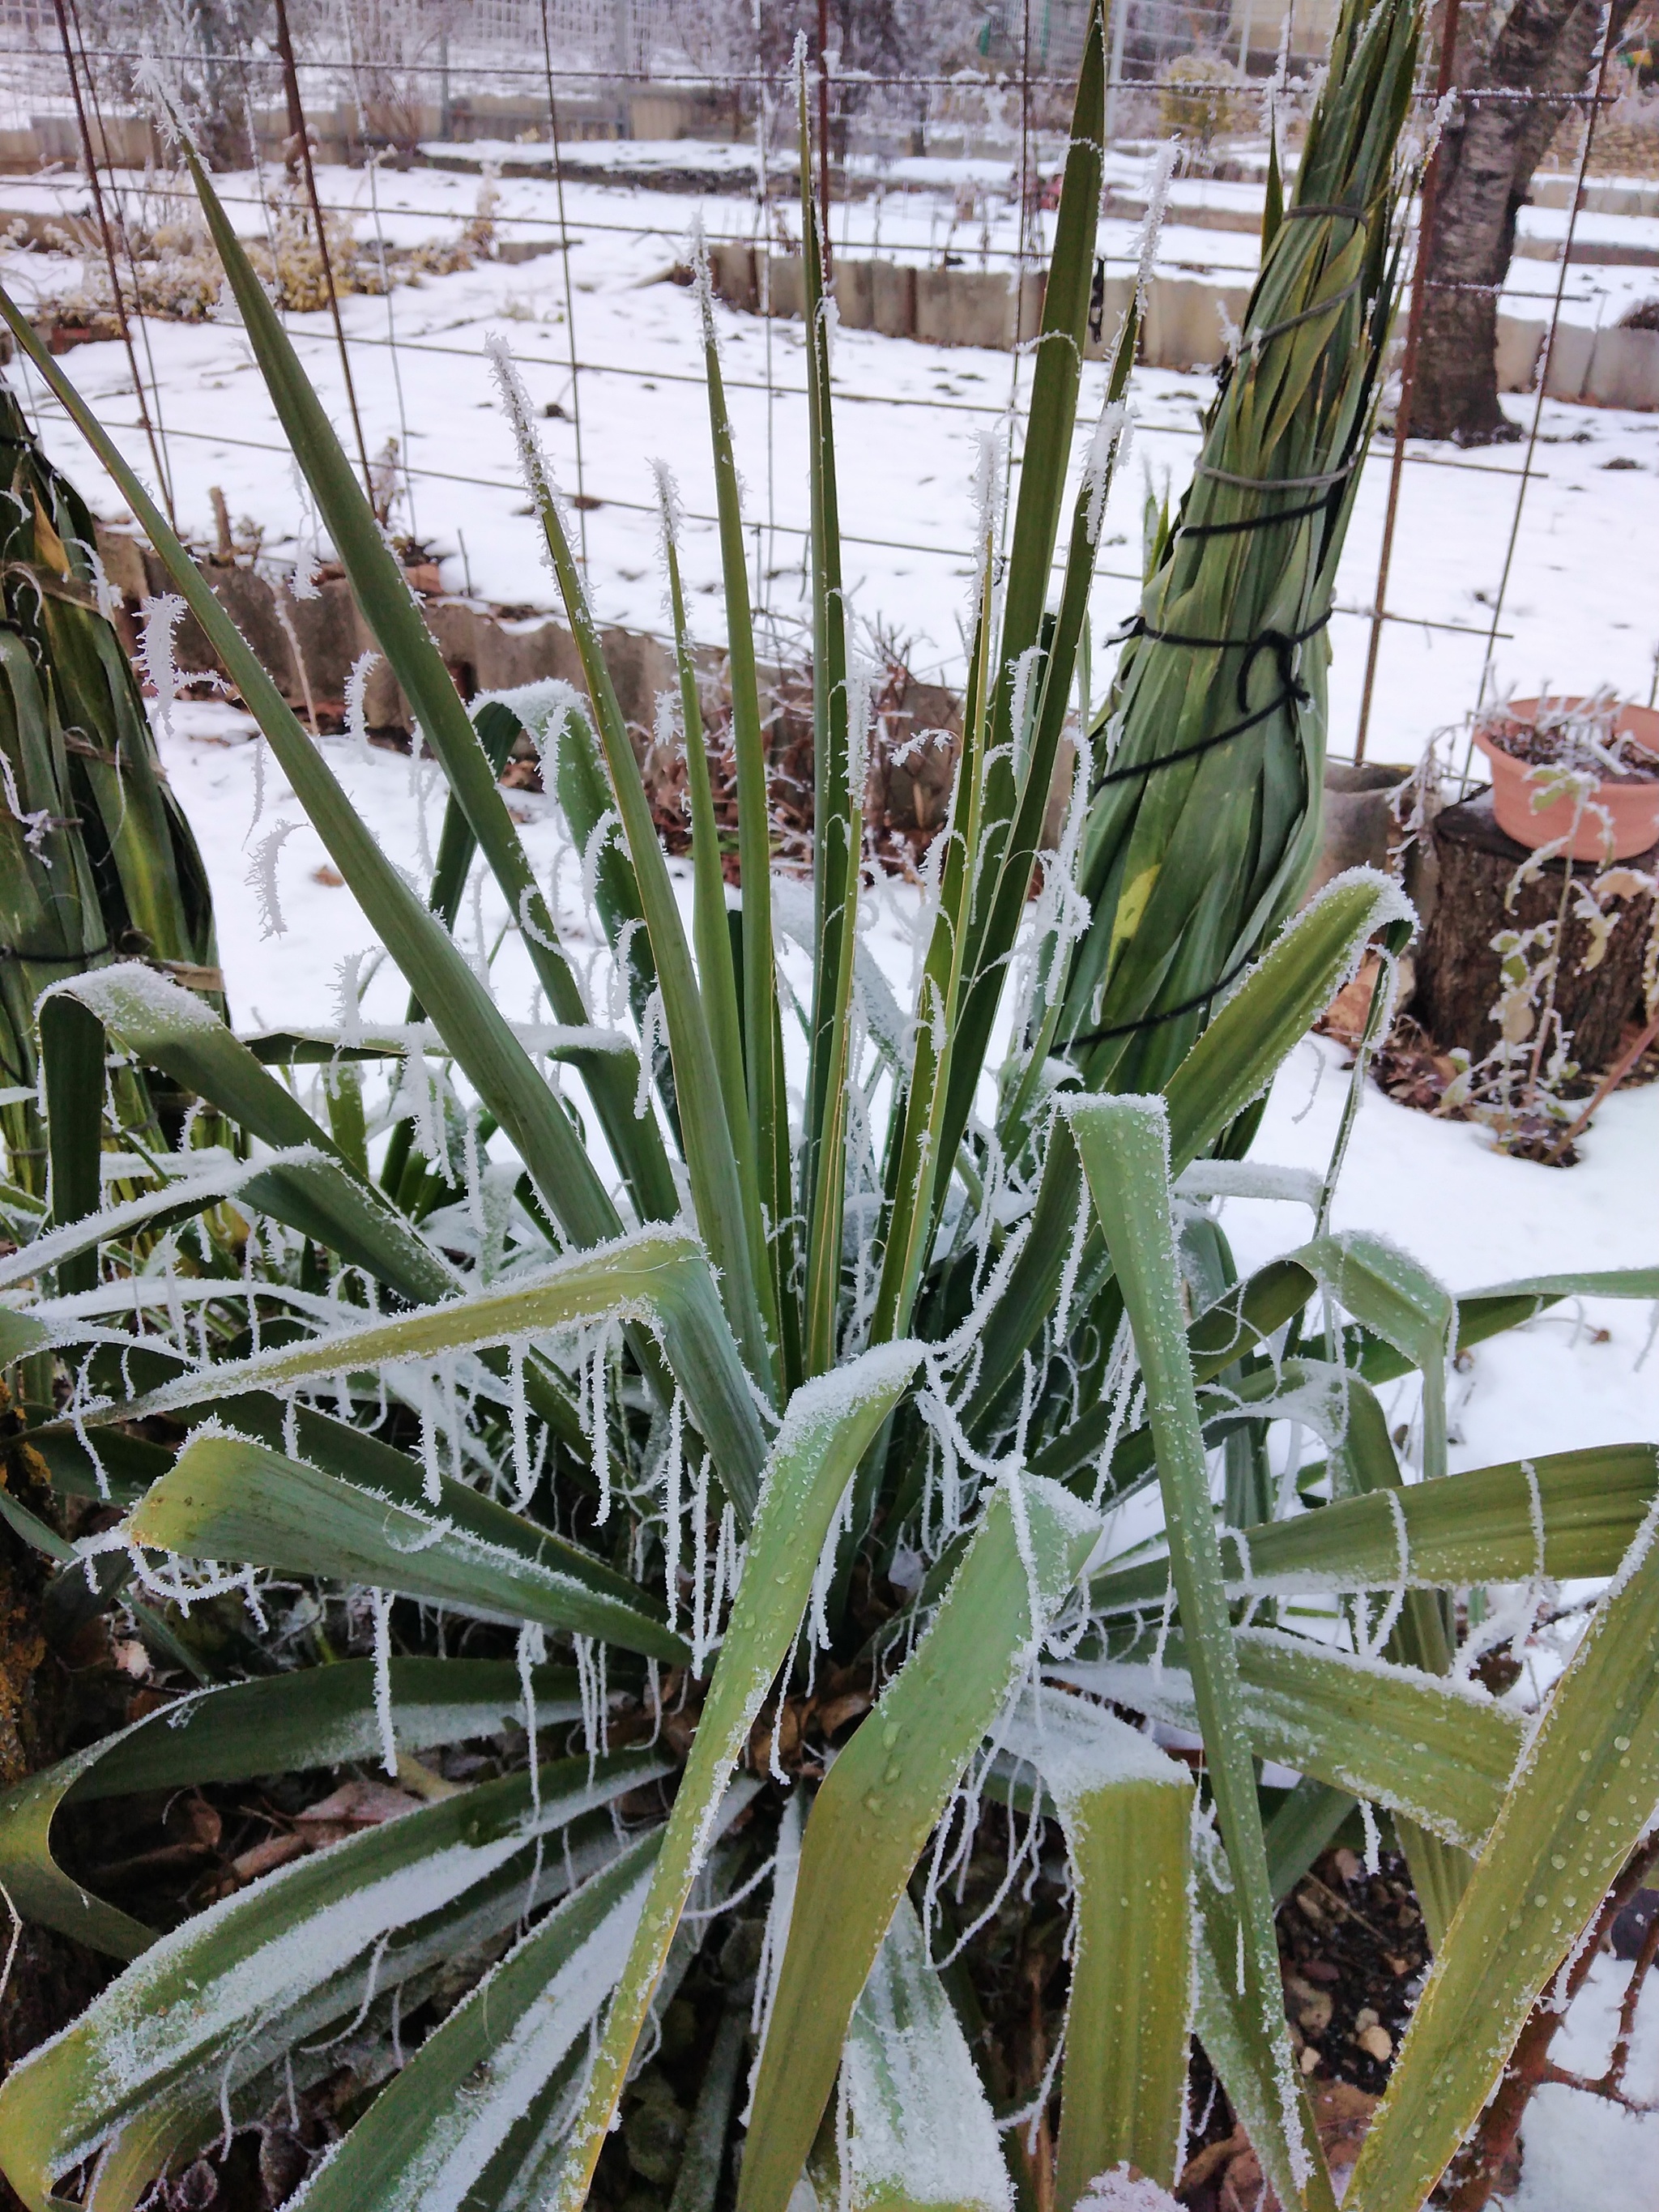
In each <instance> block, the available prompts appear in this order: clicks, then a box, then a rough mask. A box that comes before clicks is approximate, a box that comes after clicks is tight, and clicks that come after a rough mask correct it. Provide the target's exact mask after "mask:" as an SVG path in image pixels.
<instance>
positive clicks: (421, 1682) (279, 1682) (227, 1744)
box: [0, 1659, 582, 1959]
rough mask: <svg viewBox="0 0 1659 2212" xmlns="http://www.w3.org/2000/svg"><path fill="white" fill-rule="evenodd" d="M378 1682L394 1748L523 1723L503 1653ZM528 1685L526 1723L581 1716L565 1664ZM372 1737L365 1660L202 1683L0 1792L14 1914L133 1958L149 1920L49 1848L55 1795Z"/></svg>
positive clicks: (132, 1785)
mask: <svg viewBox="0 0 1659 2212" xmlns="http://www.w3.org/2000/svg"><path fill="white" fill-rule="evenodd" d="M388 1681H389V1688H390V1692H391V1712H392V1737H393V1741H395V1742H396V1743H397V1744H398V1747H399V1748H400V1749H402V1750H404V1751H411V1752H412V1751H419V1750H423V1749H425V1748H426V1747H428V1746H429V1745H433V1744H440V1743H454V1742H459V1741H462V1740H463V1739H464V1738H465V1737H467V1736H471V1735H488V1734H492V1733H493V1732H494V1731H495V1730H496V1729H499V1728H501V1726H502V1724H503V1723H505V1722H507V1721H517V1722H519V1723H520V1725H525V1724H526V1716H525V1712H524V1684H523V1681H522V1679H521V1678H520V1674H519V1670H518V1668H516V1667H515V1666H514V1665H513V1663H512V1662H510V1661H506V1660H493V1659H461V1660H438V1659H394V1660H392V1662H391V1671H390V1675H389V1678H388ZM532 1687H533V1689H534V1692H535V1697H536V1717H537V1720H538V1722H539V1723H550V1722H553V1721H559V1720H579V1719H580V1717H581V1714H582V1703H581V1695H580V1688H579V1686H577V1685H576V1681H575V1677H574V1674H572V1672H571V1671H570V1670H569V1669H568V1668H561V1667H538V1668H534V1669H532ZM381 1744H382V1738H381V1735H380V1719H379V1716H378V1714H377V1711H376V1709H375V1687H374V1666H373V1663H372V1662H370V1661H368V1660H367V1659H344V1660H342V1661H340V1662H339V1663H338V1664H337V1665H336V1666H332V1667H319V1668H310V1669H307V1671H305V1672H304V1673H301V1674H280V1675H276V1676H273V1677H271V1678H270V1680H263V1681H253V1682H237V1683H233V1684H230V1685H228V1686H225V1687H224V1688H222V1689H211V1690H204V1691H203V1692H199V1693H198V1694H197V1695H196V1696H194V1697H191V1698H186V1699H180V1700H179V1702H178V1703H177V1704H174V1705H168V1706H166V1707H165V1708H163V1710H162V1711H160V1712H157V1713H152V1714H150V1715H149V1717H147V1718H146V1719H144V1720H141V1721H137V1722H135V1723H133V1724H132V1726H131V1727H130V1728H126V1729H122V1730H121V1731H120V1733H119V1734H118V1735H112V1736H106V1737H104V1738H103V1740H102V1741H101V1742H99V1743H94V1744H91V1745H88V1746H87V1747H85V1748H84V1749H82V1750H81V1751H77V1752H72V1753H70V1756H69V1757H68V1758H67V1759H60V1760H58V1763H57V1764H56V1765H53V1766H49V1767H43V1768H42V1769H41V1770H40V1772H39V1773H38V1774H32V1775H30V1776H29V1778H27V1781H24V1782H19V1783H15V1784H13V1785H12V1787H11V1788H10V1789H9V1790H7V1791H5V1793H4V1794H3V1796H0V1881H4V1883H5V1886H6V1890H7V1893H8V1894H9V1896H10V1897H11V1899H13V1901H14V1903H15V1905H16V1908H17V1910H18V1911H19V1912H20V1913H21V1915H22V1917H23V1918H24V1919H25V1920H27V1921H30V1922H39V1923H40V1924H41V1925H42V1926H45V1927H48V1928H56V1929H58V1931H59V1932H60V1933H61V1934H63V1935H65V1936H73V1937H74V1938H75V1939H76V1942H81V1943H88V1944H90V1945H92V1947H93V1948H94V1949H96V1950H101V1951H107V1952H109V1953H112V1954H113V1955H114V1956H115V1957H116V1958H118V1959H132V1958H136V1957H137V1955H138V1954H139V1952H140V1951H142V1950H144V1949H146V1948H148V1947H149V1944H150V1943H151V1942H153V1941H154V1940H155V1937H154V1931H153V1930H152V1929H148V1928H146V1927H145V1926H144V1925H143V1923H141V1922H139V1921H137V1920H134V1919H131V1917H129V1916H128V1915H127V1914H125V1913H124V1912H118V1911H116V1910H115V1909H114V1907H113V1906H112V1905H106V1903H105V1902H104V1900H103V1899H101V1898H99V1897H94V1895H93V1893H91V1892H90V1891H89V1890H86V1889H83V1888H82V1887H81V1885H80V1884H79V1883H78V1882H76V1881H72V1880H71V1879H70V1876H69V1875H66V1874H64V1871H63V1869H61V1868H60V1867H59V1866H58V1863H57V1861H56V1860H55V1859H54V1858H53V1857H52V1820H53V1819H54V1817H55V1816H56V1814H57V1811H58V1807H59V1806H60V1805H64V1804H89V1803H91V1802H93V1801H94V1799H97V1798H100V1797H119V1796H125V1794H126V1793H127V1792H129V1791H131V1790H178V1789H183V1788H186V1787H188V1786H189V1785H190V1784H192V1783H197V1782H240V1781H246V1780H247V1779H249V1778H252V1777H253V1776H255V1775H259V1774H275V1773H279V1772H283V1771H287V1770H289V1769H290V1768H303V1767H306V1766H307V1765H318V1766H327V1765H341V1764H343V1762H344V1761H345V1760H347V1759H367V1758H372V1757H374V1755H375V1754H376V1753H378V1752H379V1751H380V1747H381Z"/></svg>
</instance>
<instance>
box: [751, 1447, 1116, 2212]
mask: <svg viewBox="0 0 1659 2212" xmlns="http://www.w3.org/2000/svg"><path fill="white" fill-rule="evenodd" d="M1022 1524H1023V1525H1022ZM1099 1527H1100V1523H1099V1521H1098V1519H1097V1516H1095V1515H1094V1514H1092V1513H1091V1512H1089V1511H1088V1510H1086V1509H1085V1507H1083V1506H1081V1505H1079V1503H1078V1501H1077V1500H1076V1499H1075V1498H1073V1497H1071V1496H1070V1495H1069V1493H1068V1492H1066V1491H1063V1490H1061V1489H1060V1488H1059V1487H1058V1486H1056V1485H1055V1484H1054V1483H1048V1482H1042V1481H1037V1480H1029V1479H1025V1478H1022V1477H1020V1476H1018V1475H1015V1476H1012V1478H1011V1479H1010V1480H1007V1481H1006V1482H1004V1483H1002V1484H1000V1485H999V1486H998V1487H997V1489H996V1491H995V1492H994V1495H993V1498H992V1501H991V1504H990V1506H989V1509H988V1510H987V1513H986V1515H985V1516H984V1518H983V1520H982V1521H981V1522H980V1525H979V1528H978V1530H977V1532H976V1533H975V1536H974V1539H973V1541H972V1542H971V1543H970V1544H969V1547H968V1549H967V1551H966V1553H965V1554H964V1555H963V1560H962V1564H961V1565H960V1566H959V1567H958V1568H957V1572H956V1575H955V1577H954V1578H953V1579H952V1581H951V1585H950V1588H949V1589H948V1590H947V1591H946V1593H945V1596H944V1599H943V1601H941V1603H940V1605H939V1610H938V1612H937V1613H935V1614H934V1616H933V1623H932V1625H931V1626H930V1627H929V1629H928V1631H927V1634H926V1636H925V1637H923V1638H922V1639H921V1643H920V1644H917V1646H916V1648H915V1650H914V1651H913V1652H912V1653H911V1655H910V1656H909V1658H908V1660H907V1661H906V1662H905V1663H904V1665H903V1666H902V1668H900V1670H899V1672H898V1673H897V1674H896V1675H895V1677H894V1678H893V1680H892V1681H891V1682H890V1683H889V1685H888V1686H887V1688H886V1690H885V1691H884V1692H883V1695H882V1698H881V1701H880V1703H879V1704H878V1705H877V1706H876V1708H875V1710H874V1711H872V1713H870V1714H869V1715H868V1717H866V1719H865V1721H864V1722H863V1723H862V1725H861V1726H860V1729H859V1730H858V1733H857V1734H856V1735H854V1738H853V1740H852V1741H851V1743H849V1744H848V1746H847V1747H846V1748H845V1749H844V1750H843V1751H842V1753H841V1754H840V1756H839V1757H838V1758H837V1759H836V1763H835V1765H834V1766H833V1767H832V1768H831V1769H830V1771H829V1778H828V1779H827V1780H826V1781H825V1782H824V1784H823V1787H822V1788H821V1789H820V1790H819V1791H818V1794H817V1801H816V1802H815V1803H814V1805H813V1808H812V1813H811V1819H810V1820H808V1821H807V1824H806V1838H805V1844H804V1845H803V1848H802V1852H801V1863H800V1872H799V1876H798V1878H797V1882H796V1889H795V1907H794V1911H793V1913H792V1914H791V1916H790V1923H789V1943H788V1948H787V1951H786V1952H785V1954H784V1961H783V1972H782V1974H781V1977H780V1979H779V1984H778V1991H777V1996H776V1999H775V2002H774V2004H773V2006H772V2010H771V2014H770V2017H769V2024H768V2028H767V2037H766V2050H765V2052H764V2055H763V2057H762V2060H761V2065H760V2073H759V2077H758V2079H757V2082H756V2085H755V2099H754V2106H753V2112H752V2118H751V2120H750V2135H749V2144H748V2148H747V2149H746V2151H745V2153H744V2166H743V2177H742V2182H741V2186H740V2191H739V2197H738V2203H739V2206H740V2208H741V2212H783V2208H784V2207H785V2206H786V2205H787V2203H788V2201H789V2193H790V2191H791V2190H792V2189H793V2186H794V2184H795V2178H796V2176H797V2175H798V2174H799V2172H800V2169H801V2165H802V2162H803V2160H805V2156H806V2153H807V2150H808V2148H810V2146H811V2141H812V2138H813V2136H814V2135H815V2134H816V2133H817V2125H818V2121H819V2118H820V2117H821V2115H822V2113H823V2109H824V2106H825V2104H826V2103H827V2102H828V2100H829V2093H830V2089H831V2087H832V2086H833V2084H834V2081H835V2078H836V2066H837V2065H838V2064H839V2063H840V2058H841V2048H842V2039H843V2038H844V2037H845V2034H846V2031H847V2023H848V2021H849V2020H850V2018H851V2017H852V2012H853V2007H854V2004H855V2003H856V2002H857V2001H858V1996H859V1992H860V1990H861V1989H862V1988H863V1986H864V1983H865V1978H866V1975H867V1974H868V1972H869V1971H870V1966H871V1962H872V1960H873V1959H874V1958H875V1955H876V1952H877V1950H878V1948H879V1947H880V1944H881V1941H882V1938H883V1936H884V1935H885V1934H886V1931H887V1929H888V1926H889V1924H890V1922H891V1919H892V1915H893V1911H894V1907H895V1906H896V1904H897V1902H898V1899H899V1896H900V1894H901V1893H902V1890H903V1888H904V1885H905V1883H906V1881H908V1878H909V1875H910V1870H911V1869H912V1868H913V1867H914V1866H915V1863H916V1861H917V1859H918V1857H920V1856H921V1851H922V1850H923V1848H924V1846H925V1845H926V1844H927V1838H928V1836H929V1834H930V1833H931V1832H932V1830H933V1826H934V1823H935V1822H936V1821H937V1820H938V1819H939V1815H940V1814H941V1813H942V1812H943V1811H944V1809H945V1804H946V1802H948V1800H949V1798H950V1796H951V1791H952V1790H954V1789H955V1788H956V1786H957V1781H958V1779H959V1778H960V1777H961V1775H962V1772H963V1768H964V1767H965V1766H966V1765H967V1764H968V1761H969V1759H970V1758H971V1757H972V1756H973V1754H974V1752H975V1748H976V1747H977V1746H978V1745H979V1743H980V1742H981V1739H982V1738H983V1736H984V1735H985V1733H986V1731H987V1729H989V1727H990V1726H991V1723H992V1722H993V1721H994V1718H995V1717H996V1715H997V1714H998V1712H999V1711H1000V1710H1001V1707H1002V1705H1003V1704H1004V1702H1005V1701H1006V1698H1007V1696H1008V1693H1009V1692H1010V1690H1011V1688H1012V1686H1013V1682H1014V1680H1015V1677H1016V1676H1017V1675H1018V1672H1019V1670H1020V1668H1022V1667H1023V1666H1024V1663H1025V1662H1026V1660H1027V1658H1028V1656H1030V1655H1031V1654H1032V1652H1033V1649H1034V1647H1035V1646H1036V1644H1039V1643H1040V1642H1041V1639H1042V1636H1043V1635H1044V1634H1045V1633H1046V1632H1047V1629H1048V1624H1049V1622H1050V1620H1052V1618H1053V1616H1054V1613H1055V1611H1056V1610H1057V1609H1058V1607H1059V1606H1060V1604H1061V1602H1062V1601H1063V1600H1064V1599H1065V1597H1066V1594H1067V1592H1068V1591H1069V1590H1070V1589H1071V1588H1072V1585H1073V1581H1074V1579H1075V1577H1076V1576H1077V1574H1078V1572H1079V1570H1080V1569H1081V1567H1082V1565H1083V1563H1084V1561H1085V1559H1087V1557H1088V1555H1089V1552H1090V1550H1091V1547H1092V1546H1093V1544H1094V1542H1095V1541H1096V1538H1097V1534H1098V1532H1099Z"/></svg>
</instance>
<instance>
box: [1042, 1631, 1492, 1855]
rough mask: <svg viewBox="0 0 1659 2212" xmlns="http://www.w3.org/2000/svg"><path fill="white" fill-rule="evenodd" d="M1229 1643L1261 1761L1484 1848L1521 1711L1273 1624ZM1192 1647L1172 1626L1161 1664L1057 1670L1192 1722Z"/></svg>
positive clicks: (1474, 1690) (1112, 1663) (1133, 1706)
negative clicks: (1278, 1764) (1290, 1633)
mask: <svg viewBox="0 0 1659 2212" xmlns="http://www.w3.org/2000/svg"><path fill="white" fill-rule="evenodd" d="M1146 1640H1147V1641H1148V1643H1150V1642H1151V1640H1152V1639H1151V1638H1147V1639H1146ZM1233 1644H1234V1650H1235V1651H1236V1652H1237V1658H1238V1676H1239V1682H1240V1685H1241V1688H1242V1692H1243V1696H1242V1705H1243V1713H1244V1720H1245V1726H1246V1728H1247V1729H1248V1731H1249V1739H1250V1747H1251V1749H1252V1750H1253V1751H1254V1752H1255V1755H1256V1757H1257V1758H1258V1759H1278V1760H1279V1761H1280V1762H1281V1763H1282V1764H1284V1765H1287V1766H1291V1767H1294V1768H1296V1769H1297V1771H1298V1772H1300V1773H1303V1774H1311V1775H1313V1776H1315V1777H1316V1778H1318V1779H1319V1780H1321V1781H1322V1782H1327V1783H1329V1784H1334V1786H1335V1787H1336V1788H1338V1789H1340V1790H1346V1792H1347V1793H1348V1795H1349V1796H1351V1797H1370V1798H1375V1799H1376V1800H1377V1801H1378V1802H1380V1803H1382V1804H1384V1805H1387V1806H1388V1807H1389V1808H1390V1809H1391V1810H1394V1811H1398V1812H1403V1813H1405V1814H1408V1815H1410V1817H1411V1818H1412V1819H1413V1820H1417V1821H1419V1822H1420V1823H1421V1824H1422V1825H1423V1826H1425V1827H1427V1828H1429V1829H1430V1830H1431V1832H1433V1833H1435V1834H1437V1835H1439V1836H1443V1838H1445V1839H1446V1840H1447V1841H1448V1842H1449V1843H1455V1844H1464V1845H1466V1846H1467V1847H1468V1849H1470V1850H1473V1849H1474V1848H1475V1846H1476V1845H1477V1844H1479V1843H1480V1839H1481V1838H1482V1837H1483V1836H1484V1835H1485V1834H1486V1831H1487V1829H1488V1828H1490V1827H1491V1826H1492V1821H1493V1820H1494V1819H1495V1818H1496V1816H1497V1813H1498V1807H1499V1805H1500V1804H1501V1803H1502V1802H1503V1798H1504V1791H1505V1790H1507V1788H1508V1787H1509V1782H1510V1775H1511V1774H1512V1773H1513V1772H1514V1771H1515V1762H1516V1759H1518V1758H1519V1757H1520V1754H1521V1745H1522V1733H1523V1723H1522V1717H1521V1716H1520V1715H1519V1714H1518V1713H1514V1712H1511V1711H1510V1710H1509V1708H1508V1707H1507V1706H1504V1705H1496V1704H1494V1703H1493V1702H1492V1699H1491V1698H1489V1697H1488V1696H1487V1695H1486V1693H1485V1692H1483V1691H1482V1690H1480V1689H1479V1688H1478V1687H1476V1686H1474V1685H1465V1684H1460V1685H1457V1686H1452V1685H1450V1684H1447V1683H1443V1682H1442V1681H1440V1680H1437V1678H1436V1677H1435V1676H1434V1675H1432V1674H1424V1673H1422V1672H1420V1671H1419V1669H1417V1668H1407V1667H1404V1666H1389V1665H1387V1664H1385V1663H1383V1662H1381V1661H1378V1660H1365V1659H1363V1658H1360V1657H1357V1656H1355V1655H1354V1654H1352V1653H1351V1652H1346V1651H1341V1650H1335V1649H1333V1648H1331V1647H1329V1646H1327V1645H1322V1644H1312V1643H1310V1642H1309V1641H1308V1640H1307V1639H1306V1638H1304V1637H1296V1636H1287V1635H1285V1634H1284V1633H1283V1632H1280V1631H1279V1630H1276V1629H1263V1628H1249V1629H1245V1628H1241V1629H1239V1630H1238V1631H1237V1632H1236V1633H1235V1636H1234V1638H1233ZM1185 1650H1186V1644H1185V1639H1184V1638H1182V1636H1180V1635H1179V1634H1178V1633H1172V1634H1171V1635H1170V1638H1168V1639H1167V1642H1166V1644H1165V1647H1164V1654H1163V1656H1162V1658H1161V1659H1160V1661H1159V1662H1158V1663H1156V1664H1153V1663H1149V1662H1146V1661H1142V1660H1139V1659H1138V1658H1135V1657H1133V1656H1132V1657H1130V1658H1129V1659H1127V1660H1117V1659H1114V1660H1109V1661H1105V1662H1086V1661H1073V1662H1072V1663H1071V1664H1070V1665H1069V1666H1067V1667H1066V1668H1062V1669H1060V1674H1061V1675H1062V1678H1063V1679H1064V1680H1066V1681H1069V1682H1075V1683H1078V1684H1079V1686H1082V1687H1083V1688H1085V1689H1088V1690H1091V1691H1092V1692H1094V1693H1095V1694H1096V1695H1097V1696H1100V1697H1109V1698H1111V1699H1114V1700H1115V1702H1116V1703H1118V1704H1120V1705H1127V1706H1128V1707H1129V1708H1130V1710H1131V1711H1134V1712H1144V1713H1150V1714H1152V1716H1153V1717H1155V1718H1157V1719H1158V1720H1164V1721H1169V1722H1171V1723H1173V1724H1174V1725H1175V1726H1176V1727H1177V1728H1186V1729H1190V1728H1193V1727H1194V1726H1195V1724H1196V1719H1197V1710H1198V1709H1197V1705H1196V1703H1195V1701H1194V1695H1193V1686H1192V1680H1191V1677H1190V1676H1189V1675H1188V1673H1187V1670H1186V1665H1185V1656H1184V1655H1185Z"/></svg>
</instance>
